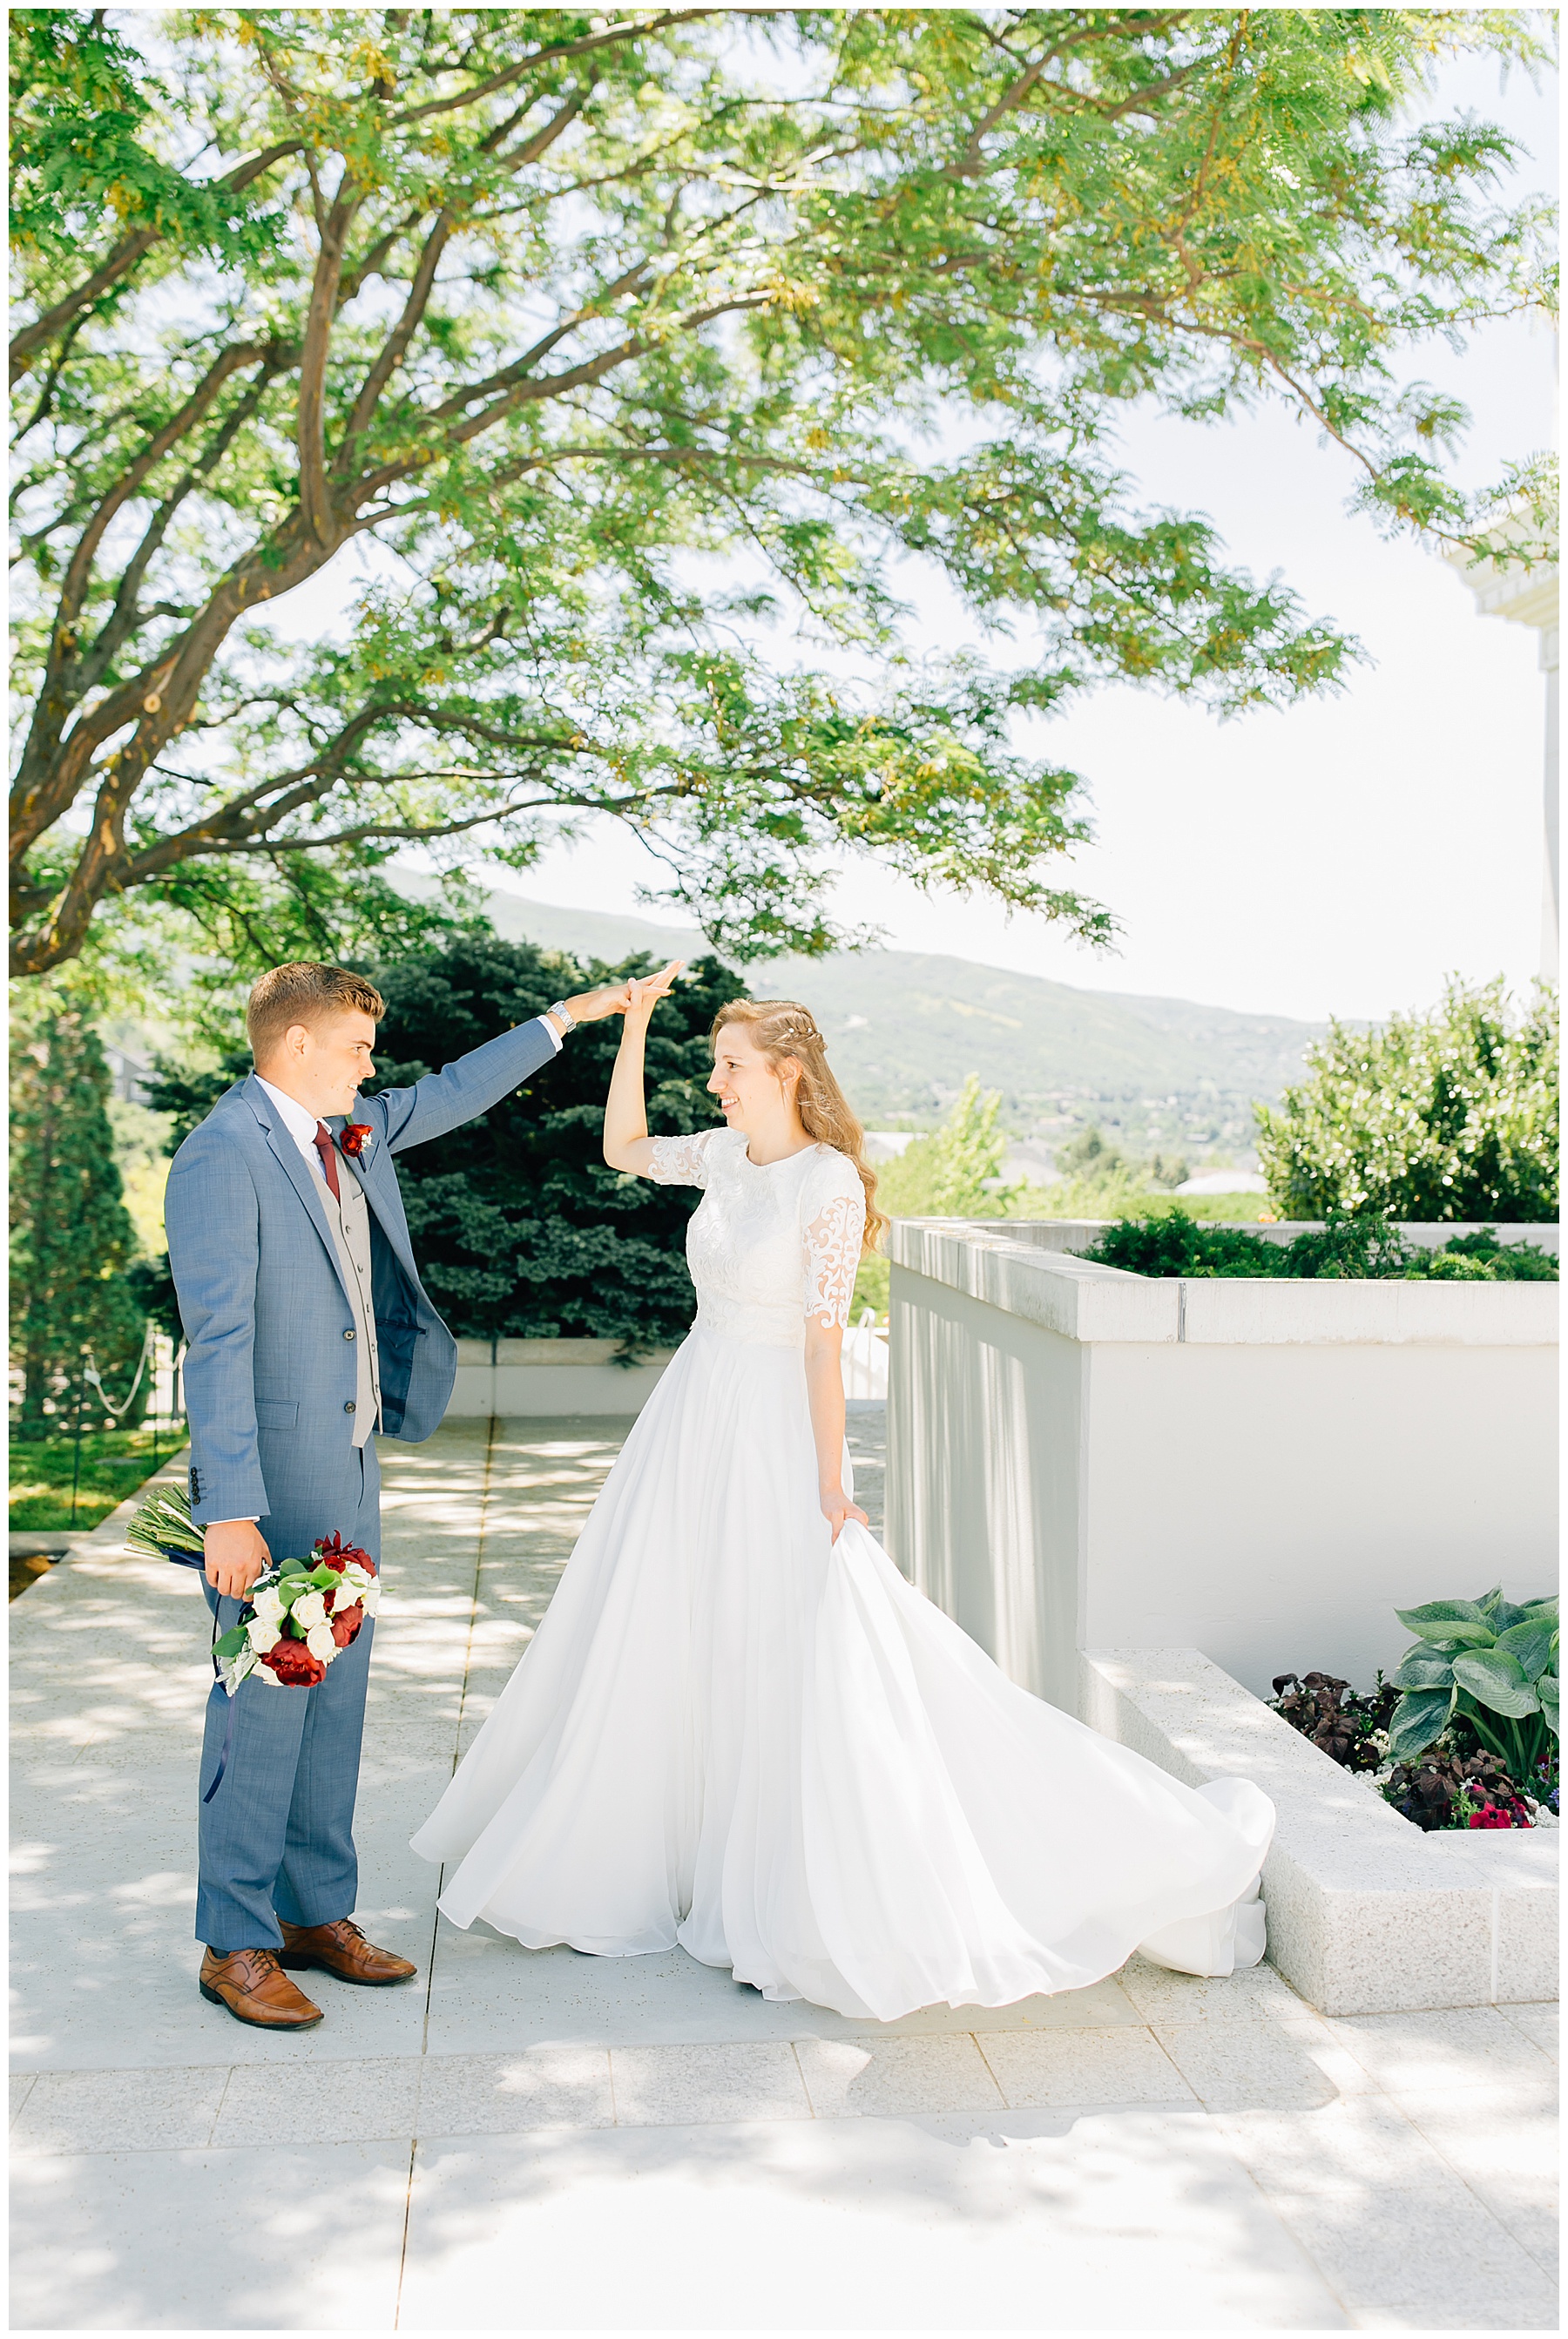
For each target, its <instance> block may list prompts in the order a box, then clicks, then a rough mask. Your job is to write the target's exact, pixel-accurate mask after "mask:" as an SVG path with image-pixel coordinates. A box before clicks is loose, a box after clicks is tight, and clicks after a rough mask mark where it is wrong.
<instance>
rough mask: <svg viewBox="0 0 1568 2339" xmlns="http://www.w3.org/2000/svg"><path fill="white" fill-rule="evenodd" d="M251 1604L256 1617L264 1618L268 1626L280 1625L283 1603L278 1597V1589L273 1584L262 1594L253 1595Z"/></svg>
mask: <svg viewBox="0 0 1568 2339" xmlns="http://www.w3.org/2000/svg"><path fill="white" fill-rule="evenodd" d="M251 1606H252V1607H253V1608H254V1609H255V1611H256V1614H257V1615H258V1616H261V1617H264V1618H265V1619H266V1621H267V1623H269V1624H281V1623H282V1621H283V1603H282V1601H281V1599H280V1598H279V1596H278V1587H277V1585H276V1584H269V1585H268V1586H267V1589H266V1590H265V1591H264V1592H258V1593H256V1594H253V1596H252V1599H251Z"/></svg>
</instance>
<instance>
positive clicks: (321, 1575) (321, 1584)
mask: <svg viewBox="0 0 1568 2339" xmlns="http://www.w3.org/2000/svg"><path fill="white" fill-rule="evenodd" d="M337 1580H338V1577H337V1572H336V1570H335V1569H333V1568H330V1567H316V1568H312V1569H311V1575H310V1582H311V1584H312V1585H313V1586H314V1587H315V1589H316V1590H317V1591H318V1592H326V1591H328V1590H330V1587H331V1586H332V1585H333V1584H336V1582H337Z"/></svg>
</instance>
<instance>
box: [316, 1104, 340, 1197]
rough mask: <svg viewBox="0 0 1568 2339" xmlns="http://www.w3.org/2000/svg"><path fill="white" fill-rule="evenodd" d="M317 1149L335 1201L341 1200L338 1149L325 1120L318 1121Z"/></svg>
mask: <svg viewBox="0 0 1568 2339" xmlns="http://www.w3.org/2000/svg"><path fill="white" fill-rule="evenodd" d="M316 1150H317V1152H318V1153H319V1154H320V1155H321V1169H322V1172H323V1174H324V1176H325V1178H326V1180H327V1183H328V1185H329V1186H330V1188H331V1189H332V1199H333V1201H334V1202H338V1201H341V1199H342V1196H341V1194H340V1191H339V1189H338V1149H337V1147H336V1146H335V1145H334V1144H333V1143H332V1132H331V1130H330V1129H329V1128H328V1127H327V1124H326V1122H325V1121H324V1120H319V1121H318V1122H317V1123H316Z"/></svg>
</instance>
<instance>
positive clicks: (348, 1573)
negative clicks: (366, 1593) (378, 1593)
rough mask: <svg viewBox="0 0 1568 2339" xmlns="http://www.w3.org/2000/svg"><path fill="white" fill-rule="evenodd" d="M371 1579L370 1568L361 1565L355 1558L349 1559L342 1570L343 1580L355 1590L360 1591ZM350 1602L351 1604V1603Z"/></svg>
mask: <svg viewBox="0 0 1568 2339" xmlns="http://www.w3.org/2000/svg"><path fill="white" fill-rule="evenodd" d="M373 1581H374V1579H373V1577H372V1576H371V1574H370V1569H369V1568H368V1567H361V1566H360V1563H359V1561H358V1560H357V1559H351V1560H350V1562H349V1564H348V1565H347V1567H345V1568H344V1570H343V1582H344V1583H345V1584H349V1585H350V1586H351V1587H352V1589H353V1590H354V1591H356V1592H362V1591H363V1590H364V1588H365V1586H366V1584H370V1583H372V1582H373ZM350 1605H352V1603H350Z"/></svg>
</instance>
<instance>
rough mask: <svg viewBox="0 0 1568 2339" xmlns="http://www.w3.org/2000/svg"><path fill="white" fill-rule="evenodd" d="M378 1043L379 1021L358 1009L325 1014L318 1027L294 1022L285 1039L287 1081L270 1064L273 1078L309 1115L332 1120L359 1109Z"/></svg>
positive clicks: (372, 1068) (269, 1074) (269, 1070)
mask: <svg viewBox="0 0 1568 2339" xmlns="http://www.w3.org/2000/svg"><path fill="white" fill-rule="evenodd" d="M375 1044H376V1025H375V1021H374V1018H373V1017H371V1016H369V1015H367V1014H365V1013H364V1012H362V1010H360V1009H359V1008H357V1007H346V1008H343V1009H342V1010H341V1011H340V1012H339V1013H338V1014H336V1015H324V1016H322V1018H321V1021H320V1022H318V1023H313V1024H311V1023H293V1024H291V1025H290V1027H289V1029H288V1031H286V1032H285V1033H284V1035H283V1051H282V1052H283V1063H282V1067H281V1069H282V1071H283V1075H284V1076H283V1077H282V1078H281V1079H278V1075H277V1073H276V1072H275V1071H273V1069H272V1068H271V1066H269V1068H268V1071H267V1077H268V1079H269V1080H275V1079H276V1080H278V1085H279V1087H281V1088H283V1089H285V1090H286V1091H288V1093H289V1094H290V1095H291V1097H295V1098H297V1099H298V1100H299V1102H300V1103H301V1104H302V1105H303V1106H304V1108H305V1110H306V1111H307V1112H313V1113H314V1114H315V1116H316V1118H317V1120H327V1119H328V1118H329V1117H330V1115H331V1114H333V1113H335V1112H341V1113H347V1114H349V1115H350V1117H351V1116H352V1114H353V1110H354V1100H355V1097H356V1096H357V1095H358V1093H359V1089H360V1081H368V1080H370V1078H371V1076H372V1075H373V1073H374V1071H375V1069H376V1067H375V1065H374V1063H373V1062H372V1061H371V1059H370V1051H371V1050H372V1048H374V1046H375Z"/></svg>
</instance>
